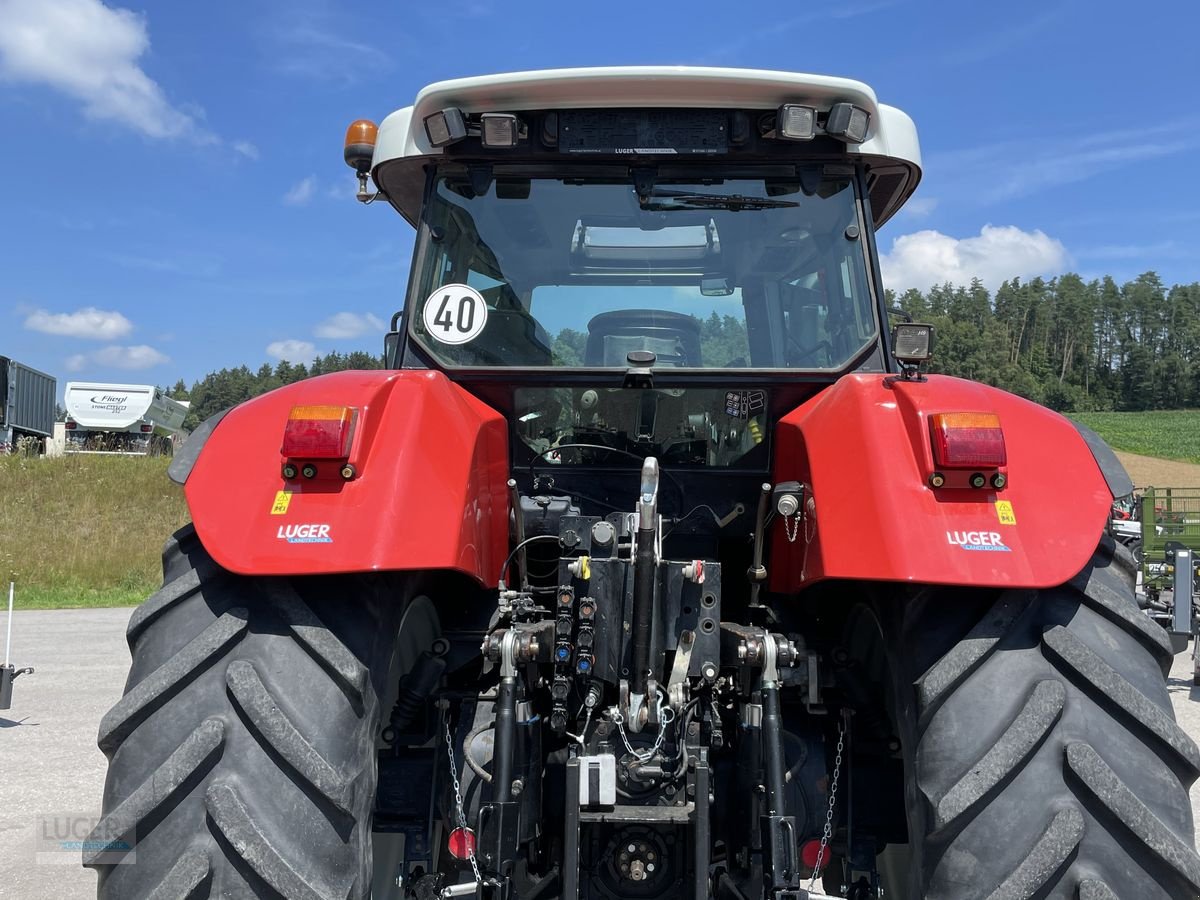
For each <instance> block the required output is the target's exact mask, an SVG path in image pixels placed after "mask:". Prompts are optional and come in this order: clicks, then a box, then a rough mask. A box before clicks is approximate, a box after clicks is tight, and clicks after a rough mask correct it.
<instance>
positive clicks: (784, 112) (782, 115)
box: [775, 103, 817, 141]
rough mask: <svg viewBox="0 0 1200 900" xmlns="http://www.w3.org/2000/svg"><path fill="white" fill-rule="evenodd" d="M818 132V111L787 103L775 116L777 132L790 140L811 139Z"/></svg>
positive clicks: (809, 107)
mask: <svg viewBox="0 0 1200 900" xmlns="http://www.w3.org/2000/svg"><path fill="white" fill-rule="evenodd" d="M816 132H817V111H816V110H815V109H813V108H812V107H811V106H796V105H795V104H792V103H785V104H784V105H783V106H781V107H779V112H778V113H777V114H776V118H775V134H776V135H777V136H779V137H781V138H785V139H787V140H789V141H811V140H812V139H813V135H815V134H816Z"/></svg>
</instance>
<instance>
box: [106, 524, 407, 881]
mask: <svg viewBox="0 0 1200 900" xmlns="http://www.w3.org/2000/svg"><path fill="white" fill-rule="evenodd" d="M163 571H164V583H165V587H164V588H163V589H162V590H160V591H159V592H157V593H156V594H155V595H153V596H152V597H151V598H150V599H149V600H148V601H147V604H146V606H144V607H143V608H142V609H143V610H144V611H143V612H142V613H141V614H140V615H138V614H137V613H135V615H134V618H135V620H136V621H134V622H132V625H131V629H130V634H131V645H132V650H133V663H132V668H131V670H130V675H129V680H128V683H127V685H126V689H125V695H124V696H123V697H122V698H121V699H120V700H118V701H117V703H116V704H115V705H114V706H113V707H112V709H110V710H109V712H108V713H107V714H106V715H105V716H104V717H103V720H102V722H101V726H100V732H99V737H98V743H99V745H100V747H101V749H102V750H103V751H104V753H105V755H106V756H107V757H108V759H109V771H108V777H107V780H106V783H105V791H104V803H103V809H102V818H101V820H100V823H99V825H98V826H97V828H96V831H95V834H96V835H97V836H98V837H99V838H102V839H115V838H117V837H120V836H126V837H127V839H129V840H130V841H131V843H132V847H133V850H134V852H135V853H136V862H137V864H136V865H119V864H116V862H119V858H118V857H114V856H113V855H112V853H111V852H110V853H106V854H99V855H97V854H88V855H87V857H86V858H85V860H84V864H85V865H88V866H90V867H92V868H95V869H96V870H97V872H98V873H99V882H98V896H99V897H100V898H101V900H118V898H119V900H126V898H138V900H144V898H149V897H154V898H160V897H161V898H166V897H172V898H179V897H184V898H193V897H196V898H199V897H208V896H213V897H216V896H221V897H264V898H265V897H275V898H278V897H283V898H288V900H308V898H312V900H316V898H334V897H336V898H338V900H361V898H363V897H364V896H365V895H366V894H367V893H369V892H370V890H371V856H372V848H371V831H370V824H369V823H370V817H371V810H372V807H373V804H374V800H375V782H376V762H375V755H376V749H375V748H376V739H377V733H378V729H379V725H380V722H379V718H380V709H379V692H380V691H381V690H382V689H383V682H384V679H385V678H386V675H387V672H388V665H389V663H390V660H391V655H392V650H393V647H394V646H395V641H396V633H397V629H398V627H399V623H400V621H401V617H402V613H403V607H404V604H403V602H402V601H400V600H398V599H397V593H396V589H397V585H396V583H394V582H392V581H390V580H387V579H386V577H385V576H376V575H362V576H327V577H313V578H305V579H294V580H285V579H281V578H270V577H247V576H242V575H235V574H233V573H230V572H227V571H225V570H223V569H221V568H220V567H219V566H218V565H217V564H216V563H215V562H213V560H212V557H211V556H210V555H209V554H208V553H207V551H206V550H205V548H204V547H203V546H202V545H201V543H200V541H199V540H198V538H197V537H196V535H195V531H194V529H192V528H191V527H190V526H188V527H186V528H184V529H181V530H180V531H179V532H177V533H176V535H175V536H174V537H173V539H172V540H170V541H168V543H167V546H166V548H165V550H164V554H163ZM326 622H329V623H330V624H329V625H328V626H327V625H326V624H325V623H326Z"/></svg>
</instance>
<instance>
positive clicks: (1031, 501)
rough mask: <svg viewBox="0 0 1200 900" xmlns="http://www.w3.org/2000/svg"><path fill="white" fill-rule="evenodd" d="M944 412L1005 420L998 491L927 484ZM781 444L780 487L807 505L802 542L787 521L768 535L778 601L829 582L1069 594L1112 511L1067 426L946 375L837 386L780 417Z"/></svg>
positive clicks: (1099, 478) (850, 380)
mask: <svg viewBox="0 0 1200 900" xmlns="http://www.w3.org/2000/svg"><path fill="white" fill-rule="evenodd" d="M941 412H988V413H995V414H997V415H998V416H999V419H1000V426H1001V428H1002V429H1003V432H1004V441H1005V445H1006V448H1007V455H1008V463H1007V465H1006V466H1003V467H1001V469H1000V471H1001V472H1002V473H1003V474H1004V475H1005V476H1006V478H1007V482H1008V483H1007V485H1006V486H1005V487H1004V489H1003V490H995V489H993V488H991V487H988V488H986V489H983V490H975V489H971V488H955V489H951V488H942V489H936V488H933V487H932V486H931V485H930V482H929V479H930V475H931V474H932V472H933V471H934V460H933V454H932V449H931V441H930V429H929V417H930V416H931V415H933V414H935V413H941ZM775 446H776V456H775V459H776V463H775V466H776V472H775V480H776V482H780V481H800V482H803V483H804V484H806V485H809V486H811V498H812V505H811V506H810V507H809V515H808V517H807V519H806V520H805V521H802V522H800V523H799V526H800V527H799V528H798V532H799V533H798V534H796V540H795V542H790V541H789V540H788V536H787V533H786V531H785V528H784V525H783V523H781V522H778V521H777V522H775V524H774V526H773V528H772V532H773V533H772V557H771V559H772V566H771V588H772V589H773V590H776V591H782V592H790V591H795V590H797V589H798V588H800V587H802V586H803V585H805V584H808V583H811V582H814V581H818V580H821V579H825V578H849V579H867V580H880V581H908V582H917V583H929V584H962V585H978V586H1003V587H1050V586H1052V585H1057V584H1061V583H1063V582H1065V581H1067V580H1068V579H1070V578H1072V577H1073V576H1075V575H1076V574H1077V573H1078V572H1079V571H1080V570H1081V569H1082V568H1083V567H1084V565H1086V563H1087V561H1088V559H1089V558H1090V557H1091V555H1092V552H1093V551H1094V550H1095V549H1096V544H1097V543H1098V541H1099V540H1100V537H1101V534H1102V533H1103V531H1104V528H1105V524H1106V521H1107V518H1108V514H1109V508H1110V506H1111V504H1112V500H1113V495H1112V493H1111V491H1110V490H1109V488H1108V485H1107V483H1106V481H1105V478H1104V475H1103V473H1102V472H1101V470H1100V467H1099V465H1098V464H1097V462H1096V459H1095V457H1094V456H1093V455H1092V451H1091V450H1090V449H1089V448H1088V445H1087V444H1086V443H1085V442H1084V440H1083V438H1082V437H1081V436H1080V434H1079V432H1078V431H1077V430H1076V428H1075V427H1074V426H1073V425H1072V424H1071V422H1070V421H1069V420H1067V419H1065V418H1063V417H1062V416H1060V415H1058V414H1057V413H1054V412H1051V411H1050V410H1048V409H1045V408H1044V407H1041V406H1038V405H1037V404H1035V403H1030V402H1029V401H1027V400H1023V399H1021V398H1020V397H1017V396H1015V395H1013V394H1009V393H1007V392H1005V391H1001V390H998V389H996V388H991V387H987V386H985V385H981V384H977V383H975V382H970V381H963V380H961V379H957V378H950V377H948V376H939V375H933V376H930V377H929V378H928V380H927V381H924V382H904V381H895V380H892V379H885V378H884V377H883V376H879V375H852V376H847V377H845V378H842V379H841V380H839V381H838V382H837V383H836V384H835V385H833V386H832V387H830V388H829V389H827V390H825V391H823V392H822V393H820V394H818V395H817V396H815V397H813V398H812V399H811V400H809V401H807V402H806V403H805V404H803V405H802V406H800V407H798V408H797V409H795V410H794V411H792V412H791V413H789V414H788V415H786V416H784V417H783V419H782V420H781V421H780V423H779V431H778V435H777V438H776V445H775ZM991 471H992V470H989V475H988V477H989V479H990V475H991ZM968 474H969V473H968ZM788 524H789V526H791V525H796V524H797V523H796V522H794V521H791V522H789V523H788ZM793 534H795V532H793Z"/></svg>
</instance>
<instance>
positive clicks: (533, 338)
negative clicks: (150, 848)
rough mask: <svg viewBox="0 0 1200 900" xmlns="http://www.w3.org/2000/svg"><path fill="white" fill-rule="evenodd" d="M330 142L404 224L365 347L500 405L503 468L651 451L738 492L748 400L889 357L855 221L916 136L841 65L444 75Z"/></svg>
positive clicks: (868, 217) (882, 197)
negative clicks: (403, 244) (509, 459)
mask: <svg viewBox="0 0 1200 900" xmlns="http://www.w3.org/2000/svg"><path fill="white" fill-rule="evenodd" d="M346 159H347V162H348V163H349V164H350V165H351V166H353V167H354V168H355V169H356V171H357V172H358V173H359V177H360V192H359V198H360V199H362V200H368V201H374V200H380V199H383V200H386V201H388V202H389V203H391V205H392V206H394V207H395V208H396V209H397V210H398V211H399V212H400V213H401V215H403V216H404V217H405V218H406V219H407V220H408V221H409V222H411V223H412V224H413V225H415V226H416V227H417V240H416V249H415V254H414V258H413V267H412V272H411V277H410V285H409V289H408V297H407V301H406V303H405V308H404V310H403V312H402V314H398V315H397V317H396V321H397V322H399V323H402V324H401V325H400V326H399V327H398V329H397V331H396V332H395V333H393V334H392V335H390V336H389V341H388V347H389V351H388V355H389V360H388V362H389V365H391V366H394V367H395V368H398V369H437V370H441V371H443V372H445V373H446V374H447V375H448V376H449V377H450V378H452V379H453V380H454V381H456V382H458V383H459V384H461V385H463V386H464V387H466V388H467V389H468V390H470V391H471V392H472V393H474V394H476V395H477V396H480V397H481V398H482V399H484V400H485V402H487V403H489V404H490V405H491V406H493V407H494V408H497V409H499V410H500V411H502V412H503V413H504V414H505V417H506V418H507V419H508V420H509V421H510V422H511V423H512V429H513V433H512V440H513V458H514V467H515V468H518V469H519V468H522V467H524V466H525V464H527V463H528V464H529V466H530V471H531V472H532V471H533V469H534V468H535V467H536V466H538V465H541V466H543V467H544V466H547V465H551V464H553V465H556V466H559V468H558V471H559V472H564V471H566V470H567V469H570V468H571V467H572V466H574V465H575V464H587V465H588V466H589V477H590V476H592V475H594V474H595V468H594V467H595V465H596V464H597V463H601V462H603V463H607V464H610V465H615V466H616V467H618V468H624V469H626V470H628V468H629V464H628V462H621V461H620V460H619V459H617V458H616V456H617V455H618V454H620V453H625V454H628V455H629V456H633V457H636V458H638V459H640V458H643V457H646V456H655V457H657V458H659V459H660V460H662V461H663V462H664V464H666V465H669V466H671V467H673V468H680V467H682V468H684V469H691V470H698V469H705V468H717V469H722V470H728V469H730V468H734V469H742V470H745V471H747V472H753V473H756V474H754V475H753V477H749V478H747V479H746V481H745V484H744V485H743V486H742V488H743V489H744V491H745V493H746V496H745V497H742V498H741V499H743V500H745V501H746V502H748V503H753V502H754V498H755V489H756V488H755V482H756V481H761V477H762V475H763V474H765V473H766V471H767V468H768V464H769V454H770V448H769V447H768V446H766V442H767V440H768V435H769V433H770V431H771V429H770V427H769V425H768V423H769V422H770V421H771V420H772V417H777V416H778V415H779V414H780V413H781V412H783V411H785V410H786V409H790V408H794V407H795V406H796V405H798V403H799V402H801V401H802V400H803V399H804V398H805V397H807V396H810V395H811V394H812V393H814V392H815V391H817V390H819V389H820V387H821V386H823V385H827V384H829V383H831V382H832V381H835V380H836V379H837V378H838V377H839V376H841V375H842V374H845V373H848V372H853V371H859V372H887V371H891V370H893V369H894V367H895V364H894V362H892V360H891V358H890V355H889V352H888V347H887V343H886V324H887V310H886V307H885V306H884V304H883V288H882V285H881V283H880V280H879V270H878V265H877V260H876V252H875V245H874V229H875V228H876V227H878V226H879V225H880V224H882V223H883V222H884V221H886V220H887V219H888V218H889V217H890V216H891V215H893V214H894V213H895V212H896V210H897V209H899V207H900V206H901V204H902V203H903V202H904V200H905V199H906V198H907V197H908V196H909V195H910V194H911V193H912V191H913V190H914V189H915V187H916V185H917V181H918V179H919V177H920V154H919V150H918V146H917V140H916V134H915V130H914V128H913V125H912V122H911V120H910V119H909V118H908V117H907V116H906V115H904V113H902V112H900V111H899V110H897V109H894V108H892V107H889V106H886V105H883V104H880V103H878V101H877V100H876V98H875V96H874V93H873V92H872V91H871V90H870V89H869V88H868V87H867V86H866V85H863V84H861V83H859V82H855V81H850V80H846V79H839V78H829V77H824V76H809V75H795V74H787V73H775V72H753V71H731V70H720V69H660V68H619V69H571V70H560V71H548V72H533V73H519V74H515V75H505V76H494V77H485V78H471V79H462V80H457V81H451V82H444V83H441V84H435V85H432V86H430V87H428V88H426V89H425V90H424V91H422V92H421V93H420V95H419V96H418V97H417V100H416V103H415V104H414V105H413V106H412V107H409V108H406V109H402V110H400V111H398V112H396V113H393V114H392V115H391V116H389V117H388V118H387V119H385V120H384V121H383V123H382V125H381V126H379V128H378V130H377V131H376V129H375V127H374V126H373V125H372V124H371V123H366V122H360V123H355V125H353V126H352V127H351V129H350V132H349V134H348V135H347V149H346ZM368 177H371V178H373V179H374V182H375V185H376V186H377V188H378V190H377V192H375V193H371V192H369V191H368V190H367V179H368ZM581 444H587V445H590V448H589V449H586V450H585V449H581V448H579V447H578V445H581ZM560 447H562V448H564V450H563V451H562V452H561V453H560V452H557V451H556V448H560ZM572 447H575V448H576V449H574V450H571V449H570V448H572ZM605 448H607V450H608V451H611V452H606V450H605ZM601 499H603V500H604V501H605V502H617V501H616V499H615V498H614V497H610V496H608V495H607V494H605V495H604V496H603V497H602V498H601ZM674 511H675V512H678V513H682V512H684V510H682V509H680V510H674ZM742 525H743V528H744V529H748V528H749V522H748V520H747V521H746V522H743V523H742Z"/></svg>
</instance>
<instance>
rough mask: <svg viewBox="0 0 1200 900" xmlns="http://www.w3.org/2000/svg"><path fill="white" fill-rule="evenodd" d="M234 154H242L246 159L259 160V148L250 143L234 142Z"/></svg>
mask: <svg viewBox="0 0 1200 900" xmlns="http://www.w3.org/2000/svg"><path fill="white" fill-rule="evenodd" d="M233 149H234V152H236V153H240V154H241V155H242V156H244V157H246V159H258V147H256V146H255V145H254V144H252V143H250V142H249V141H234V142H233Z"/></svg>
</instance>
